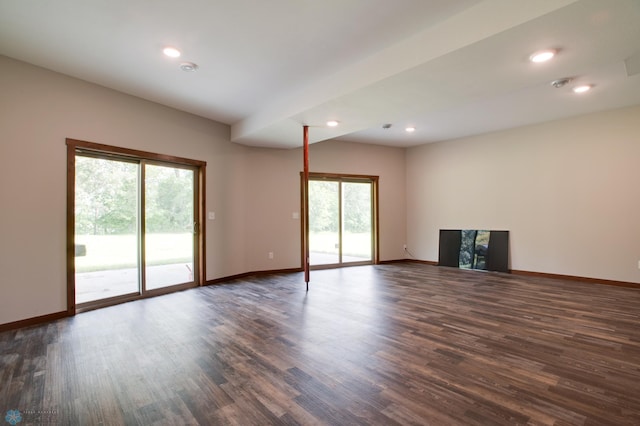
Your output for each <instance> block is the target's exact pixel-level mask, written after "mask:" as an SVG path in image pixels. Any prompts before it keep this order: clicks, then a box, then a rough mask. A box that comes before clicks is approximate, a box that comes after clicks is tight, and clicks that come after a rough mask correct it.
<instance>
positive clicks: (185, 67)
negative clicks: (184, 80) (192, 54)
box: [180, 62, 198, 72]
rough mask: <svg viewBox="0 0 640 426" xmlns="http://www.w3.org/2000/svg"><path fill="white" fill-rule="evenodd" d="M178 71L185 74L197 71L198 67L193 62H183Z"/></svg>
mask: <svg viewBox="0 0 640 426" xmlns="http://www.w3.org/2000/svg"><path fill="white" fill-rule="evenodd" d="M180 69H181V70H182V71H186V72H194V71H196V70H197V69H198V65H196V64H194V63H193V62H183V63H181V64H180Z"/></svg>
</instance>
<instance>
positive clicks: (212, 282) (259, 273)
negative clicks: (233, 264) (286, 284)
mask: <svg viewBox="0 0 640 426" xmlns="http://www.w3.org/2000/svg"><path fill="white" fill-rule="evenodd" d="M294 272H304V268H288V269H271V270H265V271H253V272H244V273H242V274H236V275H229V276H226V277H221V278H215V279H213V280H208V281H207V284H206V285H216V284H224V283H227V282H229V281H233V280H238V279H242V278H246V277H251V276H263V275H275V274H289V273H294Z"/></svg>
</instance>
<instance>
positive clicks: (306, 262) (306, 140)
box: [302, 126, 309, 291]
mask: <svg viewBox="0 0 640 426" xmlns="http://www.w3.org/2000/svg"><path fill="white" fill-rule="evenodd" d="M302 133H303V138H304V145H303V156H304V169H303V170H304V172H303V176H304V178H303V181H304V182H303V184H304V237H303V239H302V241H303V242H304V281H305V282H306V283H307V291H309V126H303V127H302Z"/></svg>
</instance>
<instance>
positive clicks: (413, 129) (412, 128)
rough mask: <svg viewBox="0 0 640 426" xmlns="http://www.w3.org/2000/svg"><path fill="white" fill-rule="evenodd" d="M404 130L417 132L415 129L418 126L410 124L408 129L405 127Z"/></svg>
mask: <svg viewBox="0 0 640 426" xmlns="http://www.w3.org/2000/svg"><path fill="white" fill-rule="evenodd" d="M404 130H405V131H406V132H408V133H413V132H415V131H416V128H415V127H413V126H409V127H407V128H406V129H404Z"/></svg>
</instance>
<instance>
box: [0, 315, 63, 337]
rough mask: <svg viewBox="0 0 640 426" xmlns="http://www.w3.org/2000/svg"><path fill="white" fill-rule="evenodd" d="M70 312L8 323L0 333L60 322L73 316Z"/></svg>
mask: <svg viewBox="0 0 640 426" xmlns="http://www.w3.org/2000/svg"><path fill="white" fill-rule="evenodd" d="M72 315H73V314H69V312H68V311H61V312H55V313H53V314H47V315H40V316H38V317H32V318H27V319H23V320H19V321H13V322H8V323H6V324H0V333H1V332H5V331H10V330H16V329H18V328H24V327H31V326H32V325H40V324H44V323H47V322H51V321H55V320H59V319H61V318H66V317H69V316H72Z"/></svg>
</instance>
